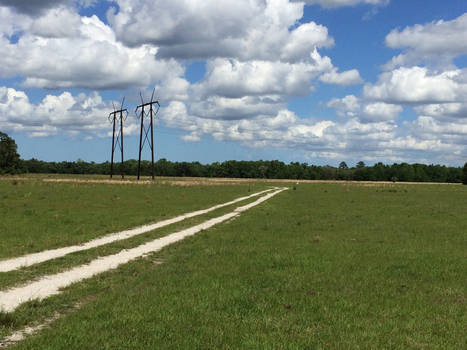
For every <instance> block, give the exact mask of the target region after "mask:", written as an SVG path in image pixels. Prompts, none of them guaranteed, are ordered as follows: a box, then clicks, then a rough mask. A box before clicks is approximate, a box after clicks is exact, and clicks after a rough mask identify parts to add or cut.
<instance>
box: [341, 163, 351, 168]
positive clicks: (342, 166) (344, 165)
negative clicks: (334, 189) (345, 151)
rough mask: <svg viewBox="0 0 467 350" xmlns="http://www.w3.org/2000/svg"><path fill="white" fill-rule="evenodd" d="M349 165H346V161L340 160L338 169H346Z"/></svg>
mask: <svg viewBox="0 0 467 350" xmlns="http://www.w3.org/2000/svg"><path fill="white" fill-rule="evenodd" d="M348 168H349V167H348V166H347V163H346V162H340V163H339V169H348Z"/></svg>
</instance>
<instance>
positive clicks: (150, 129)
mask: <svg viewBox="0 0 467 350" xmlns="http://www.w3.org/2000/svg"><path fill="white" fill-rule="evenodd" d="M154 91H155V90H153V91H152V95H151V101H149V102H146V103H144V101H143V96H142V95H141V93H140V96H141V104H140V105H139V106H138V107H136V109H135V113H136V114H137V115H138V117H139V118H141V129H140V134H139V157H138V180H139V177H140V175H141V152H142V151H143V148H144V145H145V144H146V141H147V142H148V145H149V148H150V150H151V162H152V163H151V164H152V179H153V180H154V117H155V116H156V114H157V112H159V108H160V106H161V105H160V104H159V101H154V100H153V98H154ZM155 104H157V109H155V108H154V105H155ZM138 110H140V112H139V114H138ZM145 119H146V120H147V119H149V121H148V122H149V125H145ZM146 124H147V122H146ZM143 134H144V140H143Z"/></svg>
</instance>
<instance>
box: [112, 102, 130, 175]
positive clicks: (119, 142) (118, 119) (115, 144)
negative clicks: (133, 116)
mask: <svg viewBox="0 0 467 350" xmlns="http://www.w3.org/2000/svg"><path fill="white" fill-rule="evenodd" d="M124 102H125V97H124V98H123V100H122V104H121V106H120V109H119V110H115V105H114V111H113V112H112V113H110V114H109V121H110V122H111V123H112V124H113V132H112V156H111V160H110V178H112V176H113V171H114V155H115V150H116V149H117V148H118V149H120V152H121V154H122V162H121V164H120V174H121V175H122V179H124V178H125V171H124V167H123V122H124V120H126V118H127V116H128V111H127V110H126V109H123V103H124ZM112 104H113V102H112ZM117 128H118V130H117Z"/></svg>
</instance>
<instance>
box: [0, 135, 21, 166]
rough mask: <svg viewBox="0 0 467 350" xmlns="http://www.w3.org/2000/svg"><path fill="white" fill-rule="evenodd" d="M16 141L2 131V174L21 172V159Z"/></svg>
mask: <svg viewBox="0 0 467 350" xmlns="http://www.w3.org/2000/svg"><path fill="white" fill-rule="evenodd" d="M17 149H18V146H17V145H16V142H15V140H13V139H12V138H11V137H9V136H8V135H7V134H5V133H3V132H1V131H0V174H1V173H3V174H5V173H17V172H19V167H20V159H19V154H18V152H17Z"/></svg>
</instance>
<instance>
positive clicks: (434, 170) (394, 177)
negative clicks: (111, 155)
mask: <svg viewBox="0 0 467 350" xmlns="http://www.w3.org/2000/svg"><path fill="white" fill-rule="evenodd" d="M362 163H363V162H359V163H358V164H357V165H356V166H355V167H347V166H342V163H341V166H339V167H337V168H336V167H332V166H328V165H326V166H317V165H310V164H307V163H299V162H291V163H289V164H286V163H284V162H281V161H278V160H272V161H263V160H258V161H236V160H229V161H225V162H215V163H211V164H201V163H200V162H171V161H168V160H166V159H160V160H158V161H157V162H155V164H154V167H155V174H156V176H182V177H231V178H264V179H297V180H356V181H402V182H405V181H414V182H452V183H456V182H463V180H464V169H462V168H456V167H447V166H444V165H425V164H407V163H401V164H392V165H385V164H383V163H377V164H374V165H372V166H366V165H364V164H362ZM123 167H124V173H125V174H126V175H136V174H137V171H138V161H137V160H134V159H131V160H127V161H125V162H124V163H123ZM464 168H466V169H467V167H464ZM20 172H23V173H48V174H101V175H109V174H110V163H109V162H104V163H95V162H85V161H82V160H78V161H76V162H66V161H64V162H44V161H41V160H37V159H30V160H21V161H20ZM114 173H115V174H116V175H118V174H120V164H115V165H114ZM151 173H152V169H151V162H150V161H142V162H141V174H142V175H143V176H150V175H151Z"/></svg>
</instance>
